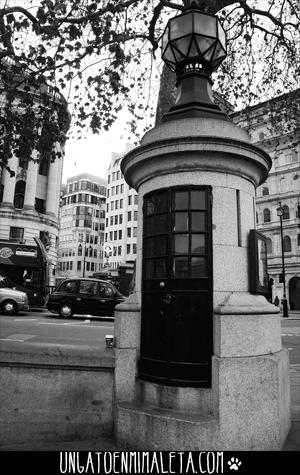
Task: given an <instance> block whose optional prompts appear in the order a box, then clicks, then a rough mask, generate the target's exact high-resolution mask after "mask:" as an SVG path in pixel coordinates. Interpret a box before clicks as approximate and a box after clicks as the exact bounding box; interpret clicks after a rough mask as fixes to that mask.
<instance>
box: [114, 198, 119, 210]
mask: <svg viewBox="0 0 300 475" xmlns="http://www.w3.org/2000/svg"><path fill="white" fill-rule="evenodd" d="M118 208H119V200H116V201H115V209H118Z"/></svg>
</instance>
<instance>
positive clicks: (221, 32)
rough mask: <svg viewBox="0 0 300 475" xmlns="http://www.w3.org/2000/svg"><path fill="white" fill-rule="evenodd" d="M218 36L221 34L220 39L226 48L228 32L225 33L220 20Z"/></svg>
mask: <svg viewBox="0 0 300 475" xmlns="http://www.w3.org/2000/svg"><path fill="white" fill-rule="evenodd" d="M218 36H219V40H220V42H221V45H222V46H223V48H224V49H225V50H226V34H225V31H224V30H223V27H222V25H221V23H220V22H219V21H218Z"/></svg>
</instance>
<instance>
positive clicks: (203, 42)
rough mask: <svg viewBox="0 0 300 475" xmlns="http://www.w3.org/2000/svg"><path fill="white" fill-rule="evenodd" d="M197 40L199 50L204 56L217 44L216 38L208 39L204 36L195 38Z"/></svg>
mask: <svg viewBox="0 0 300 475" xmlns="http://www.w3.org/2000/svg"><path fill="white" fill-rule="evenodd" d="M195 39H196V41H197V45H198V48H199V50H200V51H201V53H202V54H204V53H205V51H207V50H208V49H209V48H211V47H212V46H213V45H214V44H215V41H216V40H215V39H214V38H207V37H205V36H204V37H203V36H198V35H197V36H195Z"/></svg>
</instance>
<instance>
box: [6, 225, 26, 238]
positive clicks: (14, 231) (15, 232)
mask: <svg viewBox="0 0 300 475" xmlns="http://www.w3.org/2000/svg"><path fill="white" fill-rule="evenodd" d="M9 240H10V241H14V242H23V241H24V228H17V227H15V226H11V228H10V230H9Z"/></svg>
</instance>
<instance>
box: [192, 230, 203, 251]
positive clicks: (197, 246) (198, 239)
mask: <svg viewBox="0 0 300 475" xmlns="http://www.w3.org/2000/svg"><path fill="white" fill-rule="evenodd" d="M191 253H192V254H204V253H205V235H204V234H192V241H191Z"/></svg>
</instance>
